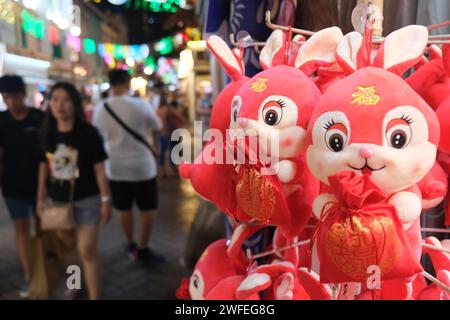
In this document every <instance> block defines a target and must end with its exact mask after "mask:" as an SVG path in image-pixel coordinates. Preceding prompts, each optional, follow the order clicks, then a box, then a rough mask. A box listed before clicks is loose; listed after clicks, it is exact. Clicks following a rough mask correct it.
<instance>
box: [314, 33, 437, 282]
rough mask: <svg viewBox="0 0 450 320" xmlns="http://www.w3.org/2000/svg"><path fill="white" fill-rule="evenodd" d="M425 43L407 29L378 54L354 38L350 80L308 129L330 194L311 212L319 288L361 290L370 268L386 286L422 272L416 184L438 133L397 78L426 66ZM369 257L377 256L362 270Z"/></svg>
mask: <svg viewBox="0 0 450 320" xmlns="http://www.w3.org/2000/svg"><path fill="white" fill-rule="evenodd" d="M427 39H428V32H427V29H426V28H425V27H421V26H408V27H405V28H403V29H400V30H397V31H395V32H393V33H392V34H390V35H389V36H388V37H386V39H385V40H384V42H383V44H382V45H381V47H380V49H379V50H378V51H377V53H376V55H368V54H367V52H368V51H367V47H366V46H365V43H366V41H365V39H363V37H362V36H361V35H360V34H359V33H356V32H352V33H350V34H348V35H346V36H345V37H344V40H343V41H342V42H341V44H340V45H339V46H338V49H337V60H338V62H339V64H340V65H341V67H342V68H343V69H344V70H345V71H346V72H347V73H348V74H350V75H349V76H348V77H346V78H345V79H343V80H341V81H339V82H337V83H335V84H333V85H332V86H331V87H330V88H328V90H327V91H326V92H325V93H324V95H323V96H322V97H321V99H320V101H319V103H318V105H317V107H316V109H315V111H314V113H313V115H312V118H311V122H310V125H309V129H308V138H309V139H310V140H309V142H310V145H309V147H308V151H307V161H308V165H309V168H310V170H311V172H312V173H313V174H314V175H315V176H316V177H317V178H318V179H320V181H322V182H323V183H325V184H327V185H328V186H329V189H330V192H329V193H323V194H321V195H320V196H319V197H318V198H317V199H316V200H315V202H314V206H313V210H314V214H315V215H316V217H317V218H319V219H320V222H319V224H318V228H317V229H316V231H317V232H316V234H315V237H316V239H317V242H316V243H315V244H316V245H317V250H318V254H319V260H320V264H321V267H320V273H321V280H322V281H325V282H328V281H331V282H341V281H349V280H356V281H361V280H363V281H364V279H366V278H367V267H368V266H369V265H370V264H374V265H378V266H380V268H381V276H382V279H383V280H386V279H395V278H407V277H411V276H414V275H415V274H416V273H417V272H420V271H421V270H422V268H421V267H420V264H419V261H418V260H419V258H420V252H421V235H420V222H419V219H418V218H419V215H420V213H421V212H422V203H421V195H420V191H419V189H418V188H417V185H416V184H417V183H418V182H419V181H420V180H422V179H423V178H424V176H425V175H426V174H427V173H428V172H429V171H430V169H431V168H432V167H433V165H434V163H435V159H436V152H437V146H438V143H439V124H438V121H437V117H436V115H435V113H434V112H433V110H432V109H431V108H430V107H429V106H428V105H427V104H426V103H425V102H424V101H423V99H422V98H421V97H420V96H418V94H417V93H415V92H414V91H413V90H412V89H411V88H410V87H409V85H408V84H407V83H406V82H405V81H404V80H403V79H402V78H401V77H399V75H400V76H401V75H402V74H403V73H404V72H405V71H406V70H407V69H408V68H410V67H411V66H413V65H414V64H415V63H417V61H419V60H420V59H421V57H422V54H423V51H424V49H425V47H426V44H427ZM369 56H370V57H369ZM404 230H406V232H405V231H404ZM386 234H389V236H386ZM352 239H353V240H352ZM358 239H359V240H358ZM383 241H386V242H385V243H384V242H383ZM382 242H383V243H384V248H383V249H381V247H380V244H381V243H382ZM358 243H359V244H360V246H358V245H357V244H358ZM365 250H369V251H370V252H373V253H374V255H373V256H371V257H364V259H363V260H364V262H363V261H362V260H361V259H362V254H363V252H365ZM360 260H361V261H360ZM360 262H361V263H360ZM324 264H325V266H324Z"/></svg>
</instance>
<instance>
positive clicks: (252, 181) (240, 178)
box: [236, 139, 293, 235]
mask: <svg viewBox="0 0 450 320" xmlns="http://www.w3.org/2000/svg"><path fill="white" fill-rule="evenodd" d="M240 143H243V144H244V145H243V146H242V144H241V147H243V148H244V150H241V151H243V152H244V154H245V163H242V164H240V167H239V172H238V174H237V177H236V201H237V210H236V217H237V219H238V220H239V221H241V222H254V223H259V224H262V225H276V226H279V227H280V229H281V230H282V232H283V234H285V235H287V234H289V233H290V230H289V229H290V228H291V227H290V226H292V225H293V218H292V214H291V211H290V209H289V206H288V203H287V199H286V195H285V193H284V190H283V186H282V185H281V183H280V181H279V179H278V176H277V175H276V172H272V171H271V170H270V169H269V165H267V164H264V163H263V162H262V161H261V159H260V157H259V156H258V154H257V151H258V150H254V149H252V148H251V147H250V146H249V143H248V140H247V139H245V140H244V141H241V142H240ZM256 149H258V148H256Z"/></svg>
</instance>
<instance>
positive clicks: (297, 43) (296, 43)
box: [289, 34, 306, 66]
mask: <svg viewBox="0 0 450 320" xmlns="http://www.w3.org/2000/svg"><path fill="white" fill-rule="evenodd" d="M305 41H306V38H305V37H304V36H303V35H301V34H296V35H295V36H294V38H292V42H291V52H290V55H291V58H290V61H289V65H290V66H295V59H297V56H298V52H299V51H300V48H301V47H302V45H303V43H305Z"/></svg>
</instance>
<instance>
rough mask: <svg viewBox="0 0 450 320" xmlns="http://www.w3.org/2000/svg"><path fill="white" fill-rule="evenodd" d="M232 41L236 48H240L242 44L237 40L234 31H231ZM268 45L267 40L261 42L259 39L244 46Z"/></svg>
mask: <svg viewBox="0 0 450 320" xmlns="http://www.w3.org/2000/svg"><path fill="white" fill-rule="evenodd" d="M230 43H231V45H232V46H233V47H235V48H240V47H241V46H240V44H239V43H238V42H236V38H235V35H234V33H230ZM265 45H266V43H265V42H259V41H252V42H250V43H248V44H246V45H245V46H243V48H244V49H245V48H248V47H264V46H265Z"/></svg>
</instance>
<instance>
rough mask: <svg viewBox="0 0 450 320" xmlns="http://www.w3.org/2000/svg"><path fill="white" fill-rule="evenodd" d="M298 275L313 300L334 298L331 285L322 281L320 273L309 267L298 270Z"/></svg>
mask: <svg viewBox="0 0 450 320" xmlns="http://www.w3.org/2000/svg"><path fill="white" fill-rule="evenodd" d="M297 277H298V279H299V281H300V283H301V285H302V286H303V288H304V289H305V291H306V293H308V295H309V296H310V298H311V300H331V299H332V291H331V287H330V286H329V285H327V284H325V283H321V282H320V277H319V275H318V274H316V273H315V272H314V271H309V270H308V269H307V268H300V269H299V270H298V271H297Z"/></svg>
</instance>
